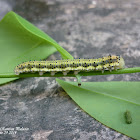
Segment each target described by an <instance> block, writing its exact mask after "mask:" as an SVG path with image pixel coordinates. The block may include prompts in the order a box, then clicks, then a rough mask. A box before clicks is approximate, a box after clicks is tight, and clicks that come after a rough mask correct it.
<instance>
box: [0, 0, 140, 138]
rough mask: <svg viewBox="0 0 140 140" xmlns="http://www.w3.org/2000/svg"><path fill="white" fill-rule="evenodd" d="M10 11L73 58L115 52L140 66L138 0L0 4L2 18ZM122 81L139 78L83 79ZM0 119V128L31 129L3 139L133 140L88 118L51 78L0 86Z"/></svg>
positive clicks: (44, 0) (138, 76)
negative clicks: (34, 27)
mask: <svg viewBox="0 0 140 140" xmlns="http://www.w3.org/2000/svg"><path fill="white" fill-rule="evenodd" d="M10 10H13V11H15V12H16V13H18V14H19V15H21V16H22V17H24V18H25V19H27V20H29V21H30V22H31V23H33V24H34V25H36V26H37V27H38V28H40V29H41V30H43V31H45V32H46V33H48V34H49V35H50V36H51V37H52V38H54V39H55V40H56V41H57V42H58V43H59V44H60V45H61V46H62V47H64V48H65V49H66V50H67V51H68V52H70V53H71V54H72V55H73V56H74V57H75V58H79V57H81V58H88V57H90V58H92V57H101V56H106V55H108V54H119V55H122V56H123V57H124V59H125V62H126V67H136V66H140V61H139V59H140V47H139V45H140V1H139V0H133V1H132V0H125V1H122V0H96V1H95V0H19V1H18V0H0V19H2V17H3V16H4V15H5V14H6V13H7V12H8V11H10ZM51 58H52V59H56V58H57V59H59V58H60V55H59V54H58V53H56V54H54V55H53V56H51ZM63 79H64V78H63ZM65 80H73V78H65ZM122 80H125V81H139V80H140V74H138V73H136V74H125V75H108V76H94V77H84V78H83V81H122ZM0 116H1V117H0V127H7V128H9V127H10V128H16V127H23V128H29V130H24V131H18V132H17V134H15V135H14V134H13V135H8V134H5V135H1V134H0V139H1V140H11V139H14V140H19V139H21V140H27V139H31V140H33V139H34V140H45V139H48V140H96V139H97V140H130V139H131V138H129V137H127V136H125V135H123V134H120V133H118V132H116V131H114V130H112V129H110V128H108V127H106V126H104V125H102V124H101V123H99V122H98V121H96V120H95V119H94V118H92V117H90V116H89V115H88V114H86V113H85V112H84V111H83V110H82V109H80V108H79V107H78V106H77V105H76V104H75V103H74V102H73V101H72V99H71V98H70V97H69V96H68V95H67V94H66V93H65V92H64V91H63V89H62V88H61V87H60V86H58V84H57V83H56V82H55V78H26V79H20V80H16V81H14V82H11V83H8V84H6V85H3V86H0Z"/></svg>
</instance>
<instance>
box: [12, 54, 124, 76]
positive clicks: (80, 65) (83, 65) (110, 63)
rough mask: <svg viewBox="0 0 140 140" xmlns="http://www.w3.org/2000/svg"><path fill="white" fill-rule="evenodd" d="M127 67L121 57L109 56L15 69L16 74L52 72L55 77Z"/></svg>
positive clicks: (30, 63) (23, 65) (25, 65)
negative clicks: (60, 73) (59, 74)
mask: <svg viewBox="0 0 140 140" xmlns="http://www.w3.org/2000/svg"><path fill="white" fill-rule="evenodd" d="M124 66H125V63H124V59H123V58H122V57H121V56H115V55H112V56H111V55H109V56H107V57H102V58H97V59H80V58H79V59H68V60H52V61H28V62H24V63H21V64H19V65H18V66H16V67H15V74H16V75H19V74H21V73H29V72H31V73H32V72H33V73H34V72H38V73H39V75H43V74H44V73H46V72H50V73H51V75H52V76H53V75H55V73H57V72H62V73H63V75H67V73H69V72H70V71H73V72H74V74H75V75H77V74H78V73H79V72H80V71H86V72H88V71H101V72H102V73H103V72H104V71H105V70H109V71H112V70H117V69H123V68H124Z"/></svg>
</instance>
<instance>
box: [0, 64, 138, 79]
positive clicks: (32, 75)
mask: <svg viewBox="0 0 140 140" xmlns="http://www.w3.org/2000/svg"><path fill="white" fill-rule="evenodd" d="M137 72H140V67H135V68H126V69H122V70H117V71H111V72H110V71H104V73H102V72H101V71H90V72H79V75H81V76H96V75H110V74H126V73H137ZM26 77H75V75H74V74H73V72H69V73H68V74H67V75H63V73H61V72H58V73H56V74H55V75H53V76H52V75H51V74H50V73H44V74H43V75H41V76H40V75H39V74H38V73H23V74H20V75H15V74H13V73H6V74H0V78H26Z"/></svg>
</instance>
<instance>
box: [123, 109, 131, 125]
mask: <svg viewBox="0 0 140 140" xmlns="http://www.w3.org/2000/svg"><path fill="white" fill-rule="evenodd" d="M124 117H125V121H126V123H127V124H131V123H132V117H131V114H130V112H129V111H128V110H127V111H126V112H125V113H124Z"/></svg>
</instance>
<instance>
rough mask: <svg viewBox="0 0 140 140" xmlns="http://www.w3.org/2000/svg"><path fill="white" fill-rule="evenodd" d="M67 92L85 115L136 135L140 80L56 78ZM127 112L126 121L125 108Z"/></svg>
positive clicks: (138, 134) (139, 117) (139, 127)
mask: <svg viewBox="0 0 140 140" xmlns="http://www.w3.org/2000/svg"><path fill="white" fill-rule="evenodd" d="M57 82H58V83H59V84H60V85H61V86H62V87H63V88H64V90H65V91H66V92H67V93H68V94H69V96H70V97H71V98H72V99H73V100H74V101H75V102H76V103H77V104H78V105H79V106H80V107H81V108H82V109H83V110H85V111H86V112H87V113H88V114H89V115H91V116H92V117H94V118H95V119H97V120H98V121H100V122H102V123H103V124H105V125H106V126H109V127H111V128H113V129H115V130H117V131H119V132H121V133H123V134H125V135H128V136H130V137H132V138H135V139H140V132H139V131H140V82H86V83H82V86H81V87H78V86H77V83H74V82H64V81H62V80H60V79H57ZM126 111H129V112H130V113H131V118H132V123H131V124H127V123H126V120H125V112H126Z"/></svg>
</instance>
